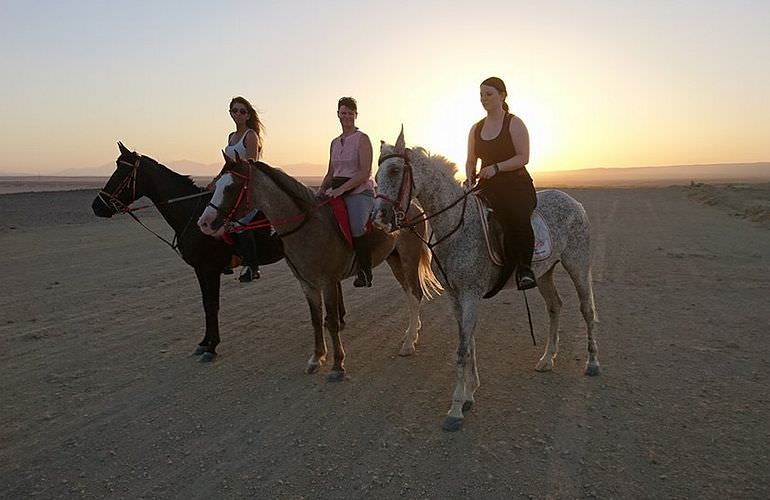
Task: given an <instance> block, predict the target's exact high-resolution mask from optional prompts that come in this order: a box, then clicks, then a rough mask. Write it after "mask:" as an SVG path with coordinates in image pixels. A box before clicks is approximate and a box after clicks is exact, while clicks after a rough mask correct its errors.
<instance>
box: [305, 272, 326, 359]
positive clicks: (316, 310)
mask: <svg viewBox="0 0 770 500" xmlns="http://www.w3.org/2000/svg"><path fill="white" fill-rule="evenodd" d="M302 291H303V292H305V299H306V300H307V304H308V306H309V307H310V321H311V323H313V333H314V335H315V351H314V352H313V355H312V356H310V359H309V360H308V362H307V367H306V368H305V373H308V374H310V373H315V372H317V371H318V368H319V367H321V366H322V365H323V364H324V363H325V362H326V340H324V329H323V323H322V322H323V314H322V309H323V300H322V299H321V292H320V291H319V290H317V289H315V288H313V287H311V286H310V285H308V284H306V283H304V282H302Z"/></svg>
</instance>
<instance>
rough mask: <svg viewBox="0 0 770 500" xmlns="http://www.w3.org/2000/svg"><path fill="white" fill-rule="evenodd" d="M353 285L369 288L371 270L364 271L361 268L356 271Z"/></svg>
mask: <svg viewBox="0 0 770 500" xmlns="http://www.w3.org/2000/svg"><path fill="white" fill-rule="evenodd" d="M353 286H354V287H356V288H370V287H371V286H372V272H371V271H369V272H366V271H364V270H363V269H362V270H360V271H358V276H356V279H355V281H353Z"/></svg>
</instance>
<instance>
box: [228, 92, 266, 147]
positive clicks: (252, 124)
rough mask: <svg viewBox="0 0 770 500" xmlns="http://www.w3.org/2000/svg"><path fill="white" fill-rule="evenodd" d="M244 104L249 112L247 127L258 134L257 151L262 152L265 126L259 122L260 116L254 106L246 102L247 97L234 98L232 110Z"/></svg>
mask: <svg viewBox="0 0 770 500" xmlns="http://www.w3.org/2000/svg"><path fill="white" fill-rule="evenodd" d="M235 103H238V104H243V105H244V106H246V110H247V111H248V112H249V119H248V120H246V126H247V127H249V128H250V129H251V130H253V131H254V132H256V133H257V151H258V152H260V153H261V152H262V131H263V130H264V128H265V126H264V125H262V122H261V121H259V115H258V114H257V112H256V111H255V110H254V106H252V105H251V103H250V102H249V101H247V100H246V98H245V97H241V96H238V97H233V99H232V100H231V101H230V109H232V107H233V104H235Z"/></svg>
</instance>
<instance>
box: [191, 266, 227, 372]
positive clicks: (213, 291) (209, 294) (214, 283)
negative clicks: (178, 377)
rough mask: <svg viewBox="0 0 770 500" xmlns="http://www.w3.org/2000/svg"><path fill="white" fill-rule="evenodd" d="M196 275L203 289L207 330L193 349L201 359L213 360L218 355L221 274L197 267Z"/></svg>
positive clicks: (194, 353)
mask: <svg viewBox="0 0 770 500" xmlns="http://www.w3.org/2000/svg"><path fill="white" fill-rule="evenodd" d="M195 276H196V277H197V278H198V285H199V286H200V289H201V299H202V300H203V312H204V314H205V316H206V332H205V334H204V336H203V340H201V342H200V344H198V345H197V346H196V348H195V350H194V351H193V355H194V356H200V358H199V361H201V362H207V361H213V360H214V358H215V357H216V356H217V352H216V348H217V345H218V344H219V286H220V281H221V275H220V274H219V271H215V270H212V269H201V268H199V267H196V268H195Z"/></svg>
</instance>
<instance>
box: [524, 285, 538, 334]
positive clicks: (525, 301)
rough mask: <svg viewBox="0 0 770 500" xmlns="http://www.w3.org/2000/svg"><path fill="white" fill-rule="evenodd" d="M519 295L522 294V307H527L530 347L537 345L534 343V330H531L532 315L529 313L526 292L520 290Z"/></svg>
mask: <svg viewBox="0 0 770 500" xmlns="http://www.w3.org/2000/svg"><path fill="white" fill-rule="evenodd" d="M521 293H523V294H524V305H525V306H527V319H528V320H529V335H530V336H531V337H532V345H535V346H536V345H537V342H535V330H534V329H533V328H532V314H531V313H530V312H529V301H528V300H527V291H526V290H522V291H521Z"/></svg>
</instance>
